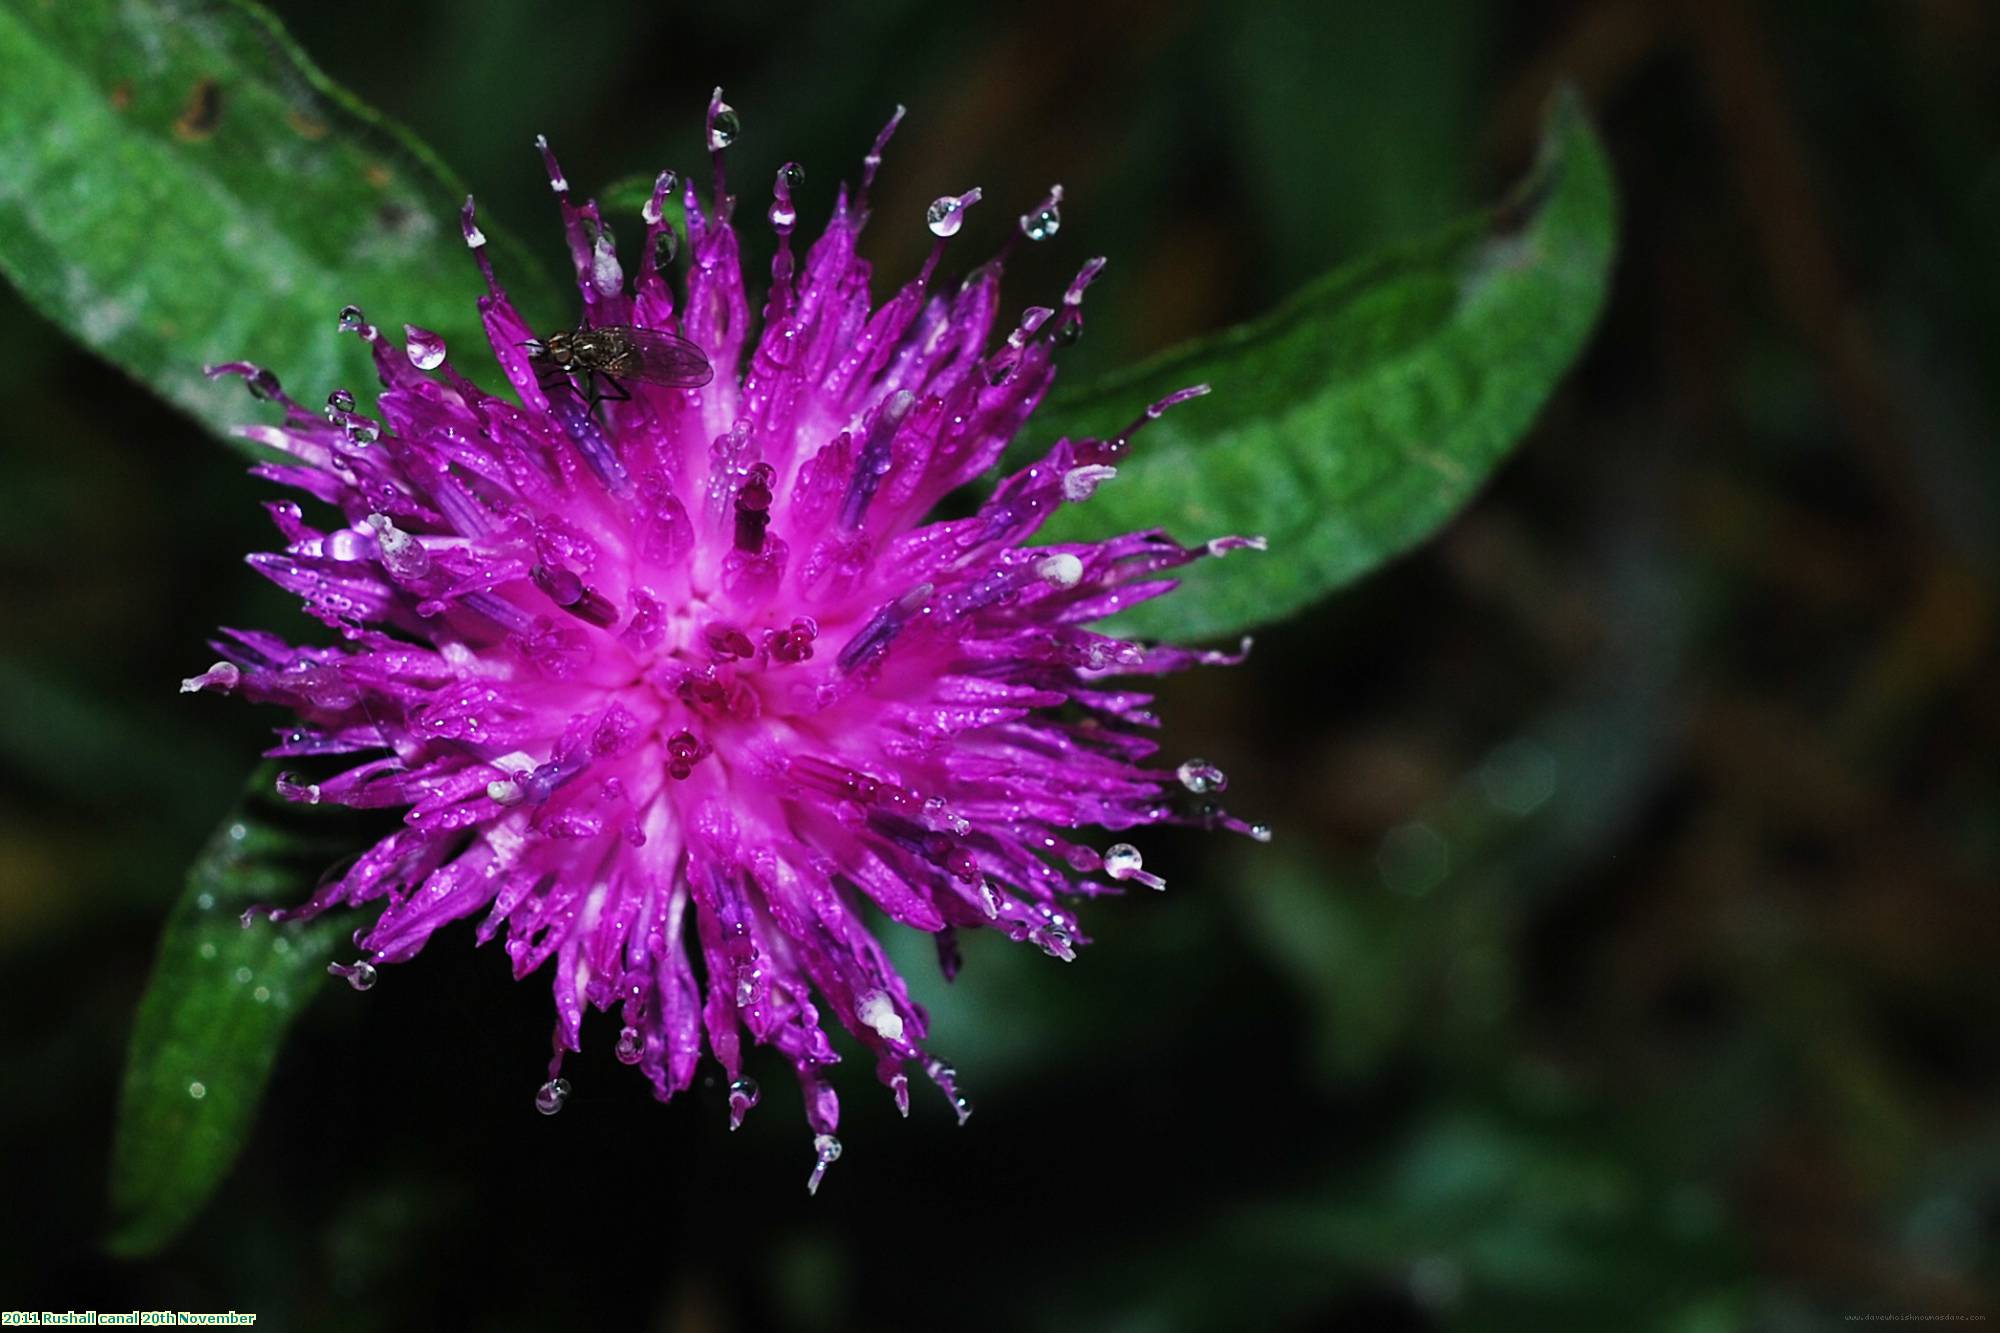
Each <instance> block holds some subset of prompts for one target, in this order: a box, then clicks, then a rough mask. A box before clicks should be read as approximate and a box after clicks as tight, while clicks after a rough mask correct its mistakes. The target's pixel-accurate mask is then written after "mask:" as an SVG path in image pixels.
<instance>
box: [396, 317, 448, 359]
mask: <svg viewBox="0 0 2000 1333" xmlns="http://www.w3.org/2000/svg"><path fill="white" fill-rule="evenodd" d="M403 336H404V337H405V338H406V339H407V340H408V341H407V342H406V343H405V344H404V347H405V350H407V351H408V352H409V354H410V364H411V365H413V366H415V367H416V368H417V369H418V370H436V369H437V368H438V367H439V366H441V365H443V364H444V339H443V338H442V337H440V336H439V335H437V334H435V333H432V332H431V331H430V330H429V329H420V328H418V327H417V326H416V325H414V324H405V325H404V326H403Z"/></svg>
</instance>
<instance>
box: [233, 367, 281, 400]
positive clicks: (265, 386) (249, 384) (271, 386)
mask: <svg viewBox="0 0 2000 1333" xmlns="http://www.w3.org/2000/svg"><path fill="white" fill-rule="evenodd" d="M243 384H244V387H245V388H247V389H249V390H250V396H251V397H252V398H255V399H257V400H258V401H260V402H266V403H268V402H270V401H271V400H272V399H274V398H276V397H278V396H279V395H280V394H282V393H283V392H284V391H285V388H284V386H283V385H282V384H279V383H278V377H277V376H276V375H273V374H272V373H271V372H270V371H268V370H266V369H265V368H264V367H262V366H259V367H258V368H257V369H256V370H254V371H252V372H250V377H249V378H248V379H246V380H244V381H243Z"/></svg>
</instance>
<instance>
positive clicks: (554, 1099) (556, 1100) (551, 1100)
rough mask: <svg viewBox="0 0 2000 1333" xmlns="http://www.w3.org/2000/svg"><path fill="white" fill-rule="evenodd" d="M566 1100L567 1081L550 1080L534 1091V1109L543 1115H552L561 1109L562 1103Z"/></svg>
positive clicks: (567, 1093) (562, 1079)
mask: <svg viewBox="0 0 2000 1333" xmlns="http://www.w3.org/2000/svg"><path fill="white" fill-rule="evenodd" d="M568 1100H569V1080H568V1079H566V1078H552V1079H550V1080H549V1081H548V1082H546V1083H544V1084H542V1086H541V1087H540V1088H539V1089H537V1090H536V1092H535V1109H536V1110H537V1111H540V1112H541V1113H542V1114H543V1115H554V1114H555V1113H556V1112H557V1111H560V1110H562V1109H563V1103H564V1102H566V1101H568Z"/></svg>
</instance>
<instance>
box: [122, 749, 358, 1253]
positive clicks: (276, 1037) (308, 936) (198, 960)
mask: <svg viewBox="0 0 2000 1333" xmlns="http://www.w3.org/2000/svg"><path fill="white" fill-rule="evenodd" d="M271 779H272V770H271V769H270V768H269V767H268V766H267V767H266V768H264V769H261V770H259V772H258V774H257V775H256V776H254V777H253V778H252V779H251V783H250V787H249V790H248V793H247V794H246V796H245V798H244V801H243V804H242V806H241V807H240V808H239V809H238V810H237V811H236V812H235V813H234V814H232V815H231V816H230V817H229V818H228V819H226V820H224V821H223V822H222V824H221V826H220V827H219V828H217V829H216V831H215V834H214V836H213V837H211V838H210V839H209V842H208V845H207V847H205V848H204V849H203V850H202V853H201V855H200V857H199V858H197V859H196V861H195V863H194V865H193V867H192V868H191V869H190V870H189V871H188V877H187V887H186V889H185V890H184V891H183V892H182V894H181V897H180V901H179V902H178V903H177V904H175V906H174V909H173V912H172V913H171V914H170V915H169V916H168V918H167V925H166V933H165V935H164V937H163V938H162V940H161V941H160V955H159V959H158V961H157V962H156V963H155V964H154V967H153V976H152V980H151V981H150V982H149V983H148V985H147V987H146V994H145V997H144V998H143V999H142V1000H141V1001H140V1003H139V1016H138V1021H137V1023H136V1024H135V1025H134V1027H133V1030H132V1048H131V1051H130V1052H129V1054H128V1056H127V1059H126V1066H125V1094H124V1099H123V1102H122V1103H121V1105H120V1107H119V1111H118V1128H117V1141H116V1144H115V1147H114V1149H113V1153H112V1166H111V1229H110V1235H109V1237H108V1240H107V1244H108V1246H109V1248H110V1249H111V1250H112V1251H113V1252H115V1253H120V1254H146V1253H150V1252H151V1251H153V1250H156V1249H158V1248H159V1247H160V1246H162V1245H164V1244H166V1243H167V1242H168V1241H169V1240H171V1239H173V1237H174V1235H175V1234H176V1233H177V1232H179V1231H180V1229H181V1228H182V1227H183V1226H185V1225H186V1224H187V1223H188V1222H189V1221H190V1220H191V1219H192V1218H193V1217H194V1215H195V1214H196V1213H197V1212H198V1211H199V1210H200V1209H201V1206H202V1204H203V1203H205V1202H206V1201H207V1199H208V1197H209V1195H210V1194H212V1193H213V1192H214V1191H215V1188H216V1187H217V1186H218V1185H220V1184H221V1183H222V1180H223V1177H224V1176H226V1175H227V1174H228V1172H229V1168H230V1166H231V1164H233V1163H234V1162H235V1160H236V1155H237V1153H238V1152H239V1151H240V1150H241V1149H242V1147H243V1143H244V1140H245V1139H246V1138H247V1137H248V1135H249V1132H250V1126H251V1122H252V1120H253V1118H254V1116H255V1114H256V1110H257V1103H258V1101H259V1100H260V1099H261V1098H262V1097H263V1094H264V1086H265V1084H266V1083H267V1082H268V1081H269V1079H270V1075H271V1064H272V1061H273V1060H274V1059H275V1058H276V1057H277V1053H278V1046H279V1044H280V1043H281V1042H282V1041H283V1040H284V1037H285V1033H286V1031H287V1030H288V1029H289V1028H290V1027H291V1025H292V1020H293V1019H295V1018H296V1017H297V1016H298V1014H299V1012H300V1011H301V1010H302V1009H303V1008H304V1007H305V1004H306V1002H307V1001H308V1000H310V999H311V998H312V996H313V993H314V992H315V991H316V990H318V988H319V987H320V986H321V985H322V984H324V983H325V981H326V978H327V972H326V965H327V960H328V959H329V958H330V957H331V956H332V954H333V951H334V949H335V948H336V947H337V946H338V945H339V944H340V942H341V941H342V940H344V939H345V938H346V937H347V935H348V933H349V932H350V931H351V930H352V929H353V927H352V923H351V922H348V921H345V920H344V919H342V918H340V917H337V916H324V917H320V918H318V919H316V920H314V921H311V922H305V923H300V924H291V925H284V926H278V925H273V924H272V923H271V922H269V921H264V920H259V921H258V922H257V923H256V924H254V925H252V926H249V927H245V926H244V925H243V924H242V922H241V919H240V918H241V916H242V913H243V911H244V909H245V908H248V907H252V906H256V905H260V904H266V903H269V904H287V903H293V902H297V901H299V900H300V899H302V898H303V897H304V896H305V895H306V893H307V892H308V891H309V890H310V889H311V888H312V887H313V885H314V884H315V883H316V882H317V880H318V878H319V876H320V875H321V874H322V873H324V872H325V870H326V869H327V867H328V866H330V865H332V864H334V863H336V862H337V861H338V860H339V859H340V858H342V857H344V856H346V855H347V854H348V853H350V852H352V851H353V850H354V847H355V845H356V843H357V841H358V839H357V836H356V822H355V820H354V818H353V817H351V816H349V815H347V814H345V812H335V813H330V814H329V813H324V812H321V811H317V810H306V809H302V808H300V807H296V806H291V805H288V804H285V803H283V802H281V801H279V800H277V799H276V798H275V797H274V796H272V795H271V794H270V792H271V785H272V784H271Z"/></svg>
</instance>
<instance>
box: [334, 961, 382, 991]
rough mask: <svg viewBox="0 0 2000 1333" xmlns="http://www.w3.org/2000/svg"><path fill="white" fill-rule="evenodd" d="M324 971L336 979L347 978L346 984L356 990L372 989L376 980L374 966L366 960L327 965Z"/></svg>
mask: <svg viewBox="0 0 2000 1333" xmlns="http://www.w3.org/2000/svg"><path fill="white" fill-rule="evenodd" d="M326 970H327V971H328V972H330V973H332V974H333V975H334V976H336V977H345V978H347V984H348V985H350V986H352V987H354V989H356V990H369V989H372V988H373V987H374V985H375V982H376V981H377V980H378V976H377V974H376V971H375V964H373V963H371V962H368V961H367V960H366V959H363V960H361V961H359V962H354V963H328V964H327V965H326Z"/></svg>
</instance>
